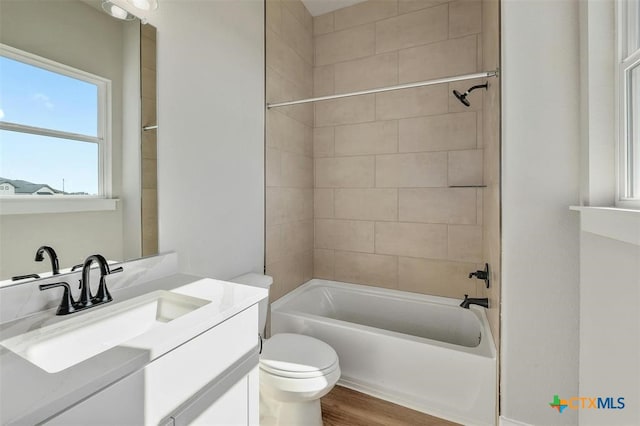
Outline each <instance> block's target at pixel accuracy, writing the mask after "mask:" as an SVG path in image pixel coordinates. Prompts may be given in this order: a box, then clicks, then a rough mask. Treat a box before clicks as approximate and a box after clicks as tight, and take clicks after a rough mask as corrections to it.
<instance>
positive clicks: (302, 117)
mask: <svg viewBox="0 0 640 426" xmlns="http://www.w3.org/2000/svg"><path fill="white" fill-rule="evenodd" d="M312 73H313V71H312ZM266 74H267V82H266V86H267V93H266V96H267V102H268V103H276V102H284V101H292V100H296V99H304V98H308V97H311V96H312V95H313V86H301V85H299V84H296V83H295V82H294V81H292V80H289V79H287V78H285V77H284V76H282V75H281V74H280V73H279V72H277V71H276V70H274V69H273V68H271V67H267V69H266ZM269 111H272V110H269ZM273 111H275V110H273ZM277 111H278V112H280V113H282V114H284V115H286V116H288V117H291V118H293V119H294V120H297V121H299V122H301V123H303V124H306V125H307V126H311V127H313V125H314V123H313V105H312V104H303V105H293V106H286V107H280V108H278V109H277Z"/></svg>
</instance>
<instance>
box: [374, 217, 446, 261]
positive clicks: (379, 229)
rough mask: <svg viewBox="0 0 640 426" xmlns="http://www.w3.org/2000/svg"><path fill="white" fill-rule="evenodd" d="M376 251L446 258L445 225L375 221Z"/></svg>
mask: <svg viewBox="0 0 640 426" xmlns="http://www.w3.org/2000/svg"><path fill="white" fill-rule="evenodd" d="M375 231H376V235H375V238H376V239H375V243H376V244H375V248H376V251H375V252H376V253H380V254H395V255H399V256H409V257H424V258H431V259H446V257H447V225H433V224H422V223H398V222H376V227H375Z"/></svg>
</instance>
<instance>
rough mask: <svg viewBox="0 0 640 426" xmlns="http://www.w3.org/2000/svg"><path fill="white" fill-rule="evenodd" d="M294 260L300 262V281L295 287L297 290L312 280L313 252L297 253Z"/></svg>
mask: <svg viewBox="0 0 640 426" xmlns="http://www.w3.org/2000/svg"><path fill="white" fill-rule="evenodd" d="M295 258H296V259H297V260H298V261H299V262H300V268H301V269H302V281H301V282H300V284H298V285H297V286H296V288H297V287H299V286H300V285H302V284H304V283H306V282H307V281H309V280H310V279H312V278H313V250H309V251H305V252H304V253H298V254H296V255H295Z"/></svg>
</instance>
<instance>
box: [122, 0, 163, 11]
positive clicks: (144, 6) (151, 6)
mask: <svg viewBox="0 0 640 426" xmlns="http://www.w3.org/2000/svg"><path fill="white" fill-rule="evenodd" d="M127 2H128V3H129V4H131V5H132V6H134V7H136V8H138V9H140V10H156V9H157V8H158V0H127Z"/></svg>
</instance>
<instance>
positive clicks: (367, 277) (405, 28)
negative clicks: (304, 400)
mask: <svg viewBox="0 0 640 426" xmlns="http://www.w3.org/2000/svg"><path fill="white" fill-rule="evenodd" d="M498 5H499V3H498V1H497V0H482V1H480V0H456V1H450V2H447V1H438V0H398V1H396V0H383V1H374V0H369V1H367V2H364V3H361V4H357V5H355V6H352V7H348V8H345V9H341V10H338V11H335V12H333V13H328V14H326V15H322V16H318V17H316V18H311V16H310V15H309V13H308V12H307V10H306V9H305V7H304V6H303V4H302V3H301V2H300V1H299V0H294V1H284V0H267V4H266V8H267V30H266V31H267V37H266V39H267V69H266V78H267V102H279V101H286V100H294V99H302V98H307V97H310V96H312V95H313V96H322V95H327V94H334V93H343V92H348V91H354V90H363V89H369V88H375V87H381V86H387V85H393V84H400V83H406V82H412V81H420V80H427V79H432V78H438V77H447V76H452V75H458V74H467V73H473V72H477V71H484V70H493V69H496V68H497V66H498V64H499V42H498V40H499V16H498V13H499V12H498V11H499V7H498ZM484 81H485V80H484V79H483V80H475V81H465V82H460V83H452V84H442V85H437V86H430V87H424V88H417V89H408V90H402V91H395V92H388V93H383V94H375V95H365V96H358V97H353V98H347V99H343V100H335V101H326V102H319V103H316V104H315V105H312V104H306V105H299V106H294V107H285V108H277V109H272V110H268V111H267V128H266V132H267V135H266V140H267V142H266V143H267V151H266V184H267V189H266V203H267V206H266V222H267V224H266V225H267V226H266V268H267V273H268V274H270V275H272V276H273V277H274V286H273V287H272V292H271V296H272V300H275V299H278V298H279V297H281V296H282V295H284V294H286V293H288V292H289V291H291V290H293V289H294V288H295V287H297V286H298V285H300V284H301V283H303V282H305V281H307V280H308V279H310V278H311V277H312V276H313V277H317V278H328V279H335V280H339V281H348V282H356V283H362V284H367V285H373V286H380V287H389V288H397V289H401V290H407V291H413V292H420V293H425V294H434V295H443V296H451V297H456V298H462V297H463V295H464V294H469V295H470V296H479V297H484V296H488V297H489V298H490V301H491V309H490V310H489V319H490V323H491V325H492V329H493V331H494V338H495V339H496V340H497V339H498V334H497V333H498V323H499V315H498V312H499V310H498V307H499V300H500V282H499V281H500V279H499V278H500V277H499V274H497V273H496V271H499V268H500V193H499V183H500V134H499V133H500V132H499V129H500V106H499V90H498V89H499V85H498V80H496V79H488V80H487V81H489V83H490V87H489V90H488V91H486V92H484V91H483V90H476V91H474V92H473V93H472V94H471V95H470V96H469V97H468V99H469V100H470V102H471V107H469V108H467V107H465V106H463V105H462V104H460V103H459V102H458V100H457V99H455V98H454V97H453V95H452V94H451V91H452V90H453V89H457V90H459V91H461V92H463V91H465V90H466V89H468V88H469V87H471V86H472V85H474V84H479V83H483V82H484ZM485 184H486V185H487V188H485V189H482V188H475V187H467V188H464V187H463V188H455V186H475V185H485ZM485 261H488V262H489V263H490V264H491V266H492V268H493V271H494V273H492V280H493V285H492V288H491V289H489V290H485V289H484V287H483V283H481V282H479V281H475V280H469V279H468V273H469V272H470V271H474V270H476V269H478V268H481V267H482V264H483V263H484V262H485Z"/></svg>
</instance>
